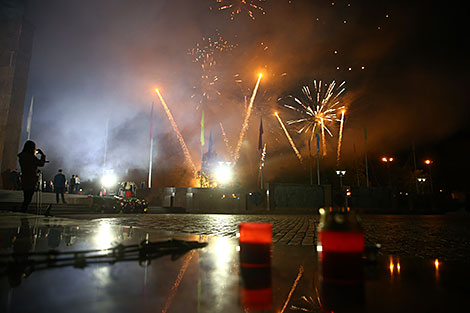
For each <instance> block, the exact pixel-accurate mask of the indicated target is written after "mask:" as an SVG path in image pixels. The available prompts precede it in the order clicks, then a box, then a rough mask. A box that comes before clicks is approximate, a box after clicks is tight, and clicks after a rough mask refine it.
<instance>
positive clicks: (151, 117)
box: [150, 102, 153, 141]
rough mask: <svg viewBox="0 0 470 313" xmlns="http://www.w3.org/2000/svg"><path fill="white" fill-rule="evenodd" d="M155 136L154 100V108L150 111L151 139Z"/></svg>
mask: <svg viewBox="0 0 470 313" xmlns="http://www.w3.org/2000/svg"><path fill="white" fill-rule="evenodd" d="M152 138H153V102H152V110H151V111H150V141H151V140H152Z"/></svg>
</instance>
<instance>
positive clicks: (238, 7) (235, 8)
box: [216, 0, 266, 20]
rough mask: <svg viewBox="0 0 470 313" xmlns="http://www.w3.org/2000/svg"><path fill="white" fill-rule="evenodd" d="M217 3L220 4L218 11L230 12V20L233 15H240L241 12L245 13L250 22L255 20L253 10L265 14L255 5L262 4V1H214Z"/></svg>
mask: <svg viewBox="0 0 470 313" xmlns="http://www.w3.org/2000/svg"><path fill="white" fill-rule="evenodd" d="M216 1H217V3H221V4H222V6H220V7H219V10H220V11H223V10H231V13H230V19H231V20H233V19H234V18H235V15H238V14H240V13H241V12H242V11H246V12H247V13H248V15H249V16H250V17H251V19H252V20H254V19H255V16H254V13H253V10H258V11H260V12H262V14H265V13H266V12H265V11H264V9H263V8H262V7H261V6H260V5H258V4H255V3H260V2H264V0H216Z"/></svg>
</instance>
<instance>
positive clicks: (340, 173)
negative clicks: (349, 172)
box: [336, 170, 346, 190]
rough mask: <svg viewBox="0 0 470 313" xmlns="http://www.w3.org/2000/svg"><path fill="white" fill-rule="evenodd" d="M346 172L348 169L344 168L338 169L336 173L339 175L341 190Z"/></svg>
mask: <svg viewBox="0 0 470 313" xmlns="http://www.w3.org/2000/svg"><path fill="white" fill-rule="evenodd" d="M345 174H346V171H343V170H341V171H340V170H338V171H336V175H338V176H339V187H340V188H341V190H343V176H344V175H345Z"/></svg>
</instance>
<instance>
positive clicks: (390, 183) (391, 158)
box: [382, 157, 395, 187]
mask: <svg viewBox="0 0 470 313" xmlns="http://www.w3.org/2000/svg"><path fill="white" fill-rule="evenodd" d="M393 161H395V159H394V158H393V157H382V162H383V163H385V164H387V171H388V186H389V187H391V186H392V174H391V173H390V163H392V162H393Z"/></svg>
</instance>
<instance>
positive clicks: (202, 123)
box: [201, 111, 204, 146]
mask: <svg viewBox="0 0 470 313" xmlns="http://www.w3.org/2000/svg"><path fill="white" fill-rule="evenodd" d="M201 146H204V111H202V117H201Z"/></svg>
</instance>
